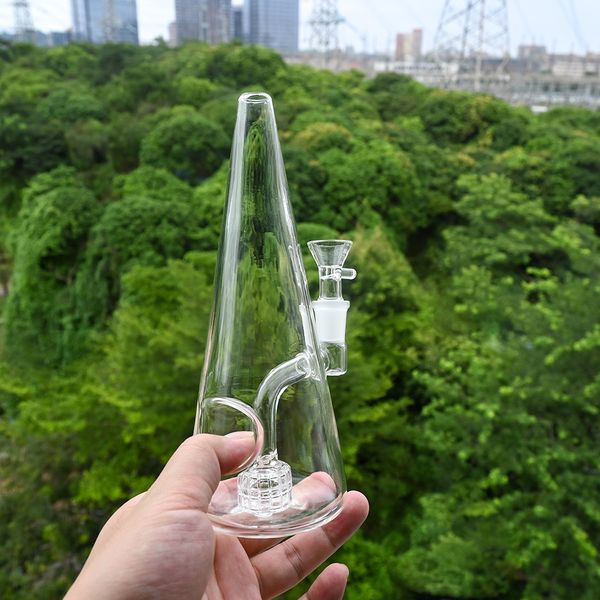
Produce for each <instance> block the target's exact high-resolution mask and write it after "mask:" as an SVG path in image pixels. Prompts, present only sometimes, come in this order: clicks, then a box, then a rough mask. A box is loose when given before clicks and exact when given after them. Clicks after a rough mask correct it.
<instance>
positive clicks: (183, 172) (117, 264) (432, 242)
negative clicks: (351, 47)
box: [0, 43, 600, 600]
mask: <svg viewBox="0 0 600 600" xmlns="http://www.w3.org/2000/svg"><path fill="white" fill-rule="evenodd" d="M248 90H253V91H258V90H264V91H267V92H268V93H270V94H271V95H272V96H273V98H274V102H275V109H276V114H277V117H278V124H279V128H280V136H281V140H282V144H283V151H284V158H285V161H286V168H287V174H288V179H289V185H290V193H291V199H292V204H293V208H294V212H295V216H296V221H297V224H298V235H299V239H300V242H301V243H302V244H303V245H304V250H305V251H306V252H307V265H309V264H311V263H309V262H308V260H309V258H308V251H307V250H306V246H305V242H306V241H308V240H309V239H314V238H326V237H340V236H344V237H348V238H349V239H352V240H353V241H354V247H353V250H352V254H351V259H349V261H348V262H349V264H350V263H351V266H353V267H356V268H357V270H358V272H359V277H358V278H357V279H356V281H355V282H353V283H352V284H351V285H348V286H345V292H347V297H348V298H349V299H350V300H351V302H352V309H351V311H350V315H349V340H348V343H349V351H350V355H349V360H350V369H349V372H348V374H347V375H346V376H345V377H342V378H338V379H332V380H330V387H331V391H332V397H333V401H334V405H335V410H336V414H337V419H338V427H339V431H340V436H341V443H342V448H343V453H344V460H345V465H346V473H347V477H348V483H349V485H350V487H353V488H357V489H360V490H362V491H363V492H364V493H365V494H366V495H367V496H368V497H369V499H370V502H371V515H370V517H369V519H368V520H367V522H366V524H365V526H364V527H363V528H362V530H361V532H360V533H359V534H358V535H357V536H356V537H355V538H354V539H353V540H352V541H351V542H350V543H348V544H347V546H346V547H345V548H344V549H343V550H342V551H341V552H340V553H339V555H338V556H337V557H336V558H337V560H342V561H344V562H346V563H347V564H348V565H349V567H350V571H351V578H350V583H349V588H348V592H347V597H348V598H350V599H351V600H352V599H354V600H359V599H360V600H375V599H386V600H389V599H399V600H433V599H436V598H438V599H442V598H444V599H448V598H456V599H467V598H469V599H474V598H476V599H487V598H494V599H503V600H513V599H515V600H516V599H523V600H542V599H544V600H571V599H574V598H577V599H579V600H597V598H600V557H599V552H600V454H599V452H598V448H599V447H600V417H599V412H600V238H599V236H600V113H598V112H589V111H585V110H580V109H575V108H559V109H554V110H552V111H550V112H548V113H545V114H540V115H534V114H532V113H531V112H530V111H529V110H528V109H526V108H514V107H510V106H509V105H507V104H505V103H503V102H501V101H499V100H496V99H494V98H492V97H490V96H486V95H482V94H476V95H474V94H465V93H457V92H448V91H443V90H435V89H428V88H425V87H423V86H421V85H419V84H417V83H415V82H414V81H412V80H410V79H408V78H406V77H401V76H397V75H394V74H381V75H378V76H377V77H375V78H373V79H366V78H365V77H364V76H363V75H362V74H360V73H358V72H346V73H341V74H337V75H336V74H333V73H330V72H326V71H319V70H314V69H311V68H308V67H304V66H289V65H286V64H285V63H284V61H283V60H282V58H281V57H280V56H279V55H277V54H275V53H273V52H271V51H269V50H266V49H262V48H258V47H250V46H239V45H230V46H217V47H214V46H213V47H211V46H206V45H202V44H189V45H186V46H184V47H182V48H179V49H169V48H167V47H166V46H164V45H160V44H159V45H156V46H147V47H140V48H135V47H129V46H122V45H105V46H96V47H93V46H85V45H75V44H73V45H69V46H65V47H56V48H51V49H47V50H42V49H39V48H35V47H33V46H28V45H10V44H5V43H0V309H1V314H2V317H1V322H0V334H1V341H0V353H1V354H0V597H2V598H7V599H8V598H10V599H15V600H25V599H27V600H32V599H33V600H36V599H39V600H46V599H57V598H60V597H61V595H62V594H63V593H64V591H65V590H66V589H67V588H68V586H69V584H70V582H71V581H72V580H73V578H74V577H75V575H76V573H77V571H78V569H79V568H80V567H81V565H82V562H83V561H84V559H85V557H86V554H87V552H89V549H90V547H91V544H92V543H93V540H94V539H95V536H96V535H97V533H98V531H99V529H100V528H101V526H102V525H103V523H104V522H105V521H106V519H107V518H108V516H109V515H110V514H111V512H112V511H114V509H115V508H116V507H117V506H118V505H119V504H120V503H122V502H123V501H124V500H125V499H126V498H129V497H130V496H132V495H133V494H136V493H137V492H139V491H141V490H143V489H146V488H147V486H148V485H149V483H150V482H151V481H152V480H153V478H154V477H155V476H156V474H157V473H158V472H159V471H160V469H161V467H162V465H163V464H164V462H165V461H166V459H167V458H168V457H169V456H170V454H171V453H172V452H173V451H174V449H175V448H176V447H177V446H178V444H179V443H180V442H181V441H182V440H183V439H184V438H185V437H186V436H188V435H189V434H190V433H191V429H192V425H193V417H194V412H195V404H196V395H197V386H198V379H199V374H200V369H201V365H202V357H203V350H204V343H205V339H206V332H207V326H208V313H209V310H210V305H211V297H212V291H211V286H212V279H213V273H214V267H215V256H216V248H217V244H218V237H219V231H220V221H221V212H222V208H223V203H224V198H225V188H226V178H227V168H228V154H229V148H230V144H231V138H232V133H233V124H234V121H235V116H236V102H237V98H238V96H239V94H240V93H241V92H243V91H248ZM310 269H311V271H314V269H313V267H312V266H311V267H310ZM312 277H313V279H312V284H314V283H315V281H314V274H313V276H312ZM297 595H298V593H297V592H295V593H294V595H293V596H294V597H297ZM290 597H292V596H290Z"/></svg>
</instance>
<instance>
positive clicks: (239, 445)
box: [146, 431, 255, 512]
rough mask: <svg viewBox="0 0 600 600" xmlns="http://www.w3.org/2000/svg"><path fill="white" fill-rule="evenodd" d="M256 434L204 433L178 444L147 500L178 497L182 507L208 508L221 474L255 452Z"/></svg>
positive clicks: (204, 509) (150, 490) (163, 499)
mask: <svg viewBox="0 0 600 600" xmlns="http://www.w3.org/2000/svg"><path fill="white" fill-rule="evenodd" d="M254 447H255V441H254V435H253V434H252V433H250V432H247V431H240V432H235V433H234V434H229V435H228V436H225V437H222V436H219V435H209V434H205V433H201V434H198V435H193V436H191V437H189V438H188V439H187V440H185V442H183V443H182V444H181V446H179V448H178V449H177V450H176V451H175V453H174V454H173V456H171V458H170V459H169V462H168V463H167V464H166V465H165V467H164V469H163V470H162V473H161V474H160V475H159V476H158V479H157V480H156V481H155V482H154V484H153V485H152V487H151V488H150V489H149V490H148V493H147V495H146V497H147V500H148V501H151V502H153V503H154V502H157V501H158V502H162V501H165V500H168V499H169V498H174V497H176V498H177V501H178V503H182V502H183V508H190V509H197V510H202V511H204V512H205V511H206V510H207V509H208V505H209V503H210V499H211V498H212V495H213V494H214V493H215V490H216V489H217V486H218V485H219V481H220V480H221V475H224V474H226V473H229V472H231V471H233V470H234V469H235V468H236V467H238V466H240V465H241V464H242V463H243V462H244V461H245V460H246V459H247V458H248V457H249V456H250V454H251V453H252V451H253V450H254Z"/></svg>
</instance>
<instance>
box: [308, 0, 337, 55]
mask: <svg viewBox="0 0 600 600" xmlns="http://www.w3.org/2000/svg"><path fill="white" fill-rule="evenodd" d="M343 22H344V18H343V17H342V16H341V15H340V13H339V12H338V9H337V0H316V1H315V2H314V3H313V11H312V15H311V17H310V20H309V24H310V32H311V33H310V47H311V48H312V49H313V50H317V51H319V52H321V53H322V56H323V62H324V66H325V67H327V66H329V65H330V61H331V56H332V53H331V51H332V50H333V51H336V50H337V49H338V43H339V40H338V27H339V25H340V23H343Z"/></svg>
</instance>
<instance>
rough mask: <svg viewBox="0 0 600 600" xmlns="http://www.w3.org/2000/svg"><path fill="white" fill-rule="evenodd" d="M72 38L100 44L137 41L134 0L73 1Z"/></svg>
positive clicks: (132, 42)
mask: <svg viewBox="0 0 600 600" xmlns="http://www.w3.org/2000/svg"><path fill="white" fill-rule="evenodd" d="M72 10H73V37H74V39H75V40H77V41H81V42H92V43H94V44H103V43H105V42H123V43H126V44H138V43H139V40H138V21H137V6H136V0H72Z"/></svg>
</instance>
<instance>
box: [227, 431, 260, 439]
mask: <svg viewBox="0 0 600 600" xmlns="http://www.w3.org/2000/svg"><path fill="white" fill-rule="evenodd" d="M225 437H226V438H229V439H232V440H249V439H254V434H253V433H252V432H251V431H232V432H231V433H228V434H226V435H225Z"/></svg>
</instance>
